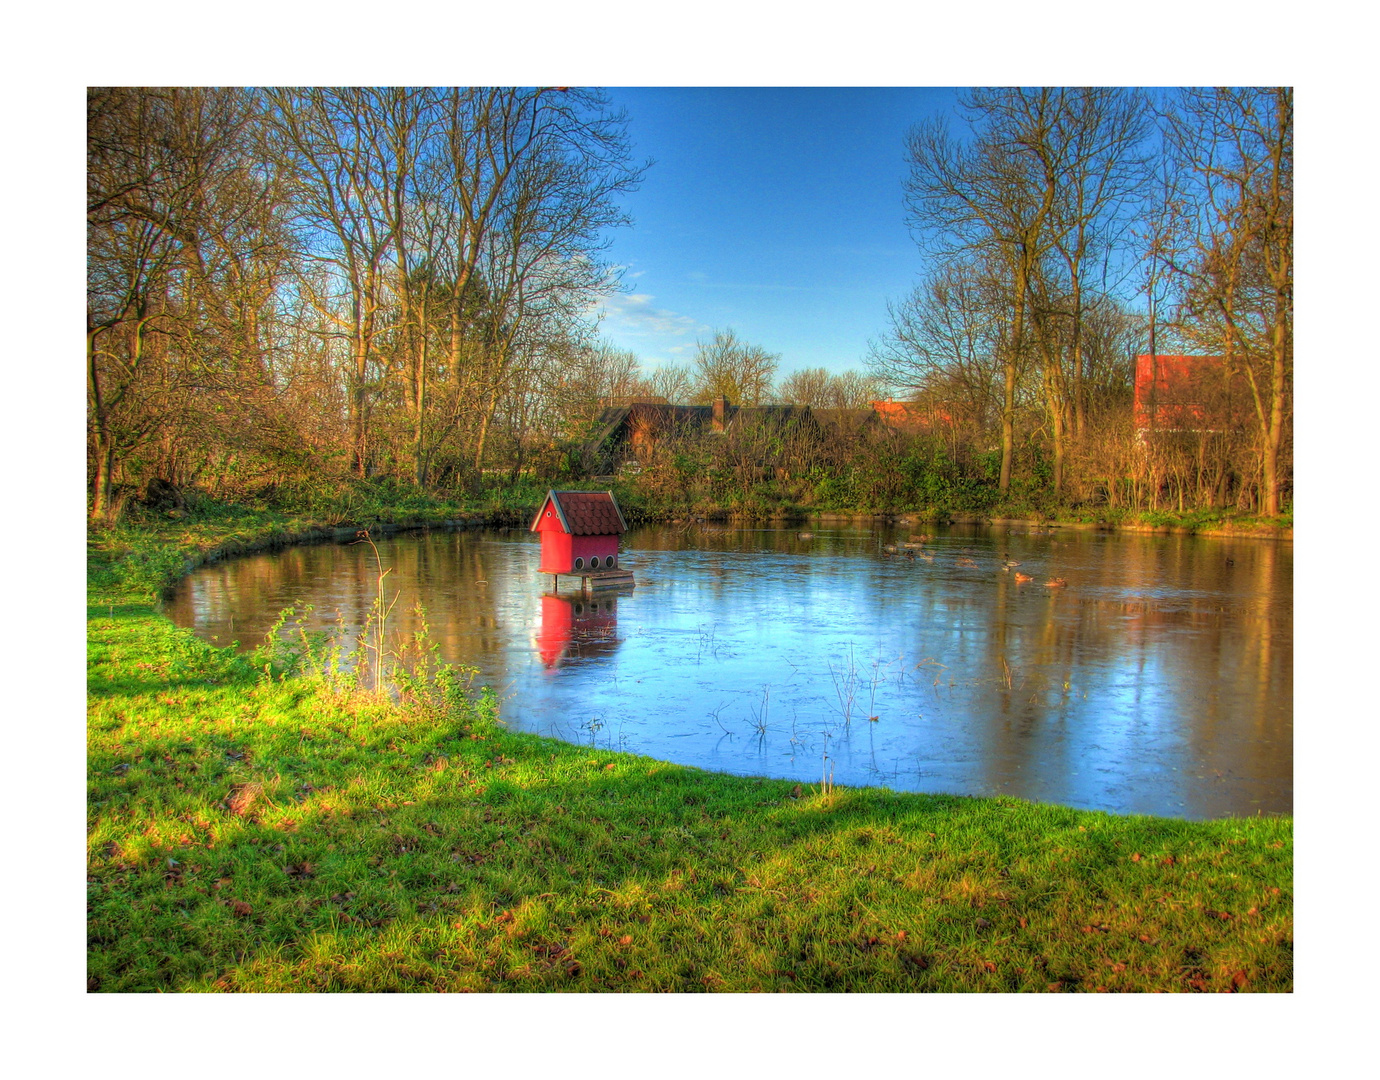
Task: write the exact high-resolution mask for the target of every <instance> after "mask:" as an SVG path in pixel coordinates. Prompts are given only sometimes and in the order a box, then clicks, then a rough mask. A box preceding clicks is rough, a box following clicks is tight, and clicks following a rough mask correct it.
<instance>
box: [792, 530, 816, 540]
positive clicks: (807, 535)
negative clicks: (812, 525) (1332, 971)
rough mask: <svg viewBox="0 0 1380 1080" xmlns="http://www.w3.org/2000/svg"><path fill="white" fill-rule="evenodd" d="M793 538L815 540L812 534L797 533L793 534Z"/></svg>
mask: <svg viewBox="0 0 1380 1080" xmlns="http://www.w3.org/2000/svg"><path fill="white" fill-rule="evenodd" d="M795 538H796V539H797V540H813V539H814V538H815V534H814V533H812V532H798V533H796V534H795Z"/></svg>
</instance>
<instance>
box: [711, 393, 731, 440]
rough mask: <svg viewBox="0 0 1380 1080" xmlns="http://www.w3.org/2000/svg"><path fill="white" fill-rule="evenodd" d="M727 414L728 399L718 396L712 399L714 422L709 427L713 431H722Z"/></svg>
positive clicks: (721, 395)
mask: <svg viewBox="0 0 1380 1080" xmlns="http://www.w3.org/2000/svg"><path fill="white" fill-rule="evenodd" d="M727 414H728V398H726V397H724V396H723V394H720V395H719V396H718V397H716V398H715V399H714V422H713V424H712V425H711V427H712V430H714V431H723V429H724V420H725V419H726V417H727Z"/></svg>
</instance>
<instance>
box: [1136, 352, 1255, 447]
mask: <svg viewBox="0 0 1380 1080" xmlns="http://www.w3.org/2000/svg"><path fill="white" fill-rule="evenodd" d="M1241 390H1242V388H1241V387H1240V386H1238V385H1236V380H1233V379H1232V377H1231V373H1230V372H1229V371H1228V370H1227V366H1226V360H1225V358H1224V357H1221V356H1182V355H1173V356H1166V355H1164V354H1162V353H1161V354H1156V355H1153V356H1152V355H1144V356H1137V357H1136V386H1135V403H1134V406H1133V409H1134V417H1135V427H1136V431H1137V433H1138V434H1139V433H1142V432H1149V431H1222V430H1229V429H1231V428H1234V427H1237V426H1239V425H1240V424H1241V423H1242V422H1243V421H1244V420H1245V415H1244V412H1243V409H1244V405H1245V401H1244V395H1243V394H1242V392H1241Z"/></svg>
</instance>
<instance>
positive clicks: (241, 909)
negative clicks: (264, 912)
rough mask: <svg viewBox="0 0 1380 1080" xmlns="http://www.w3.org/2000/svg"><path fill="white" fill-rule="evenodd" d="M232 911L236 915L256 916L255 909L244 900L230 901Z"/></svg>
mask: <svg viewBox="0 0 1380 1080" xmlns="http://www.w3.org/2000/svg"><path fill="white" fill-rule="evenodd" d="M230 910H231V911H233V912H234V913H235V914H236V915H253V914H254V909H253V907H251V906H250V905H249V904H247V903H245V902H244V901H243V900H231V901H230Z"/></svg>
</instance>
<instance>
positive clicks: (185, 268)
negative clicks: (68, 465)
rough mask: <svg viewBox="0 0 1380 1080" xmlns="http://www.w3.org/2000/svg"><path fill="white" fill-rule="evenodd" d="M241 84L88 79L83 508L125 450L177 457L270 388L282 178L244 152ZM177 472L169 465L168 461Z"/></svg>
mask: <svg viewBox="0 0 1380 1080" xmlns="http://www.w3.org/2000/svg"><path fill="white" fill-rule="evenodd" d="M257 112H258V110H257V108H256V106H255V102H254V100H253V97H252V94H250V93H249V92H247V91H241V90H209V89H168V90H162V89H148V88H137V87H135V88H97V89H92V90H90V91H89V92H88V96H87V119H88V133H87V155H88V156H87V196H88V199H87V254H88V274H87V401H88V418H89V423H90V448H91V456H92V470H91V471H92V503H91V515H92V517H93V518H94V519H97V520H103V519H108V518H110V517H111V516H113V514H114V513H115V512H116V510H117V507H116V506H115V503H114V493H113V487H114V484H115V482H116V479H117V477H119V476H121V475H123V474H124V473H127V472H128V471H129V469H128V467H129V466H130V464H131V462H132V461H133V459H132V457H131V455H132V454H133V453H134V452H135V451H139V452H140V453H141V454H143V455H145V457H146V458H147V459H149V460H146V461H145V462H144V464H145V472H146V473H149V474H150V475H153V476H156V475H157V474H159V473H160V472H177V471H178V470H179V469H180V470H181V471H183V472H186V471H187V470H188V468H190V466H188V465H186V464H182V465H179V463H180V462H185V459H186V456H187V455H188V454H189V453H191V452H193V447H194V446H195V445H198V444H199V445H201V446H202V447H206V446H209V445H210V444H212V443H213V442H214V441H215V439H216V438H217V437H225V436H226V435H227V434H229V435H233V436H234V437H236V438H243V437H245V435H244V431H245V427H246V425H247V424H250V425H252V424H253V420H254V417H255V416H256V415H258V414H259V413H260V412H261V411H262V406H263V405H264V403H265V401H266V400H267V399H268V398H271V396H272V393H273V391H274V386H273V370H272V364H271V356H270V353H271V350H272V347H273V339H274V336H275V335H274V333H273V320H274V315H273V310H272V309H273V307H274V306H275V304H276V293H277V289H278V286H279V282H280V280H281V277H282V272H283V268H284V265H285V252H284V249H283V235H282V230H281V225H282V222H281V209H280V207H281V193H280V192H279V190H278V189H277V187H276V179H275V177H274V175H273V174H272V172H271V170H266V169H264V168H263V167H262V165H261V163H260V162H259V161H258V160H256V158H255V156H254V154H253V153H252V146H253V143H252V138H251V136H250V129H251V127H252V124H253V121H254V118H255V116H256V114H257ZM171 478H172V479H176V477H175V476H174V477H171Z"/></svg>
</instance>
